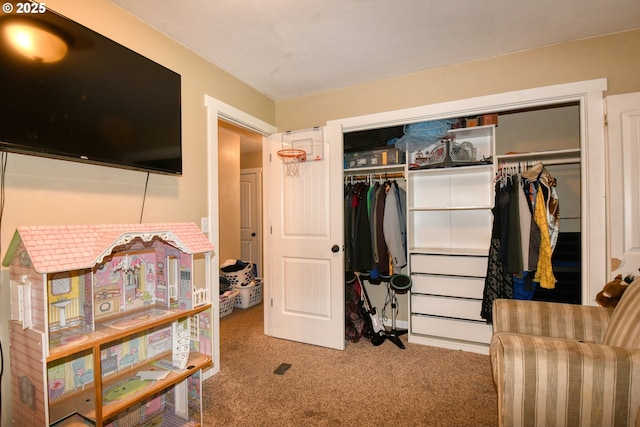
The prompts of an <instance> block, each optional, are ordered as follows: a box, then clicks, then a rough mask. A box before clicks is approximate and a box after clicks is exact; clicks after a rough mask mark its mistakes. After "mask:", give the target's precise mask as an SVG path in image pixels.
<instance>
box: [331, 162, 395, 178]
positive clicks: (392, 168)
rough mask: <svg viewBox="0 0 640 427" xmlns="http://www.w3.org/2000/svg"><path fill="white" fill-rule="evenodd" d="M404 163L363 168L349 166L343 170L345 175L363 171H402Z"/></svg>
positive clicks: (373, 172) (374, 172)
mask: <svg viewBox="0 0 640 427" xmlns="http://www.w3.org/2000/svg"><path fill="white" fill-rule="evenodd" d="M404 168H405V165H404V163H403V164H399V165H387V166H375V167H374V166H372V167H364V168H349V169H345V170H344V175H345V176H351V175H359V174H363V173H372V174H376V175H378V174H381V173H387V172H404Z"/></svg>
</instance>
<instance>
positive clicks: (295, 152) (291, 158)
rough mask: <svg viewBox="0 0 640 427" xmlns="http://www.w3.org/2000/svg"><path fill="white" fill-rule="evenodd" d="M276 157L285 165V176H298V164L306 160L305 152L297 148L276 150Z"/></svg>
mask: <svg viewBox="0 0 640 427" xmlns="http://www.w3.org/2000/svg"><path fill="white" fill-rule="evenodd" d="M278 157H280V159H281V160H282V163H283V164H284V165H285V167H286V176H298V165H299V164H300V163H302V162H304V161H306V160H307V152H306V151H304V150H299V149H297V148H285V149H283V150H279V151H278Z"/></svg>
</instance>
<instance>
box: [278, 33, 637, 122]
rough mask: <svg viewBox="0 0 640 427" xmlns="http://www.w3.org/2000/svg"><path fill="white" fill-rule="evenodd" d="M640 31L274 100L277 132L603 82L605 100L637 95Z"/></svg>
mask: <svg viewBox="0 0 640 427" xmlns="http://www.w3.org/2000/svg"><path fill="white" fill-rule="evenodd" d="M638 75H640V30H635V31H628V32H624V33H618V34H613V35H609V36H604V37H597V38H591V39H585V40H581V41H576V42H572V43H564V44H559V45H554V46H550V47H546V48H541V49H534V50H529V51H524V52H520V53H516V54H511V55H504V56H498V57H493V58H489V59H484V60H479V61H473V62H468V63H464V64H458V65H452V66H448V67H441V68H436V69H433V70H428V71H423V72H419V73H414V74H409V75H405V76H400V77H395V78H390V79H386V80H379V81H375V82H371V83H365V84H360V85H354V86H349V87H346V88H343V89H337V90H333V91H328V92H324V93H320V94H316V95H309V96H304V97H299V98H294V99H290V100H284V101H278V102H277V104H276V108H277V119H276V125H277V127H278V129H306V128H309V127H312V126H316V125H321V124H324V123H325V122H326V121H327V120H333V119H341V118H345V117H354V116H361V115H365V114H372V113H379V112H383V111H390V110H398V109H403V108H410V107H416V106H421V105H429V104H434V103H439V102H444V101H451V100H456V99H465V98H471V97H476V96H483V95H490V94H496V93H502V92H508V91H513V90H519V89H525V88H534V87H540V86H547V85H552V84H560V83H568V82H574V81H581V80H591V79H596V78H602V77H606V78H607V79H608V84H609V90H608V91H607V92H606V93H605V95H612V94H620V93H627V92H637V91H640V79H638Z"/></svg>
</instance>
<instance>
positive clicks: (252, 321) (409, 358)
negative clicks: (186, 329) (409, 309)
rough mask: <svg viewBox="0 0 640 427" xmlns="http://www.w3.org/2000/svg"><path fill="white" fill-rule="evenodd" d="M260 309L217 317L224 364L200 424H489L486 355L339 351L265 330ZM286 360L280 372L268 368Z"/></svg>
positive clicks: (211, 383)
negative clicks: (286, 337) (292, 339)
mask: <svg viewBox="0 0 640 427" xmlns="http://www.w3.org/2000/svg"><path fill="white" fill-rule="evenodd" d="M262 313H263V307H262V305H258V306H255V307H251V308H249V309H247V310H242V309H238V308H236V309H234V311H233V313H232V314H231V315H229V316H227V317H224V318H222V319H221V325H220V329H221V331H220V335H221V343H220V353H221V372H219V373H218V374H217V375H215V376H214V377H212V378H210V379H208V380H207V381H205V382H204V386H203V388H204V390H203V407H204V414H203V415H204V425H205V426H368V427H372V426H374V427H375V426H398V427H404V426H438V427H447V426H451V427H454V426H455V427H464V426H470V427H471V426H473V427H480V426H495V425H496V424H497V403H496V392H495V389H494V385H493V382H492V379H491V368H490V364H489V358H488V356H483V355H479V354H475V353H467V352H462V351H454V350H445V349H441V348H435V347H428V346H422V345H416V344H409V343H407V342H406V335H405V336H403V341H404V342H405V345H406V347H407V348H406V349H405V350H401V349H399V348H398V347H396V346H395V345H394V344H393V343H391V342H388V341H387V342H385V343H383V344H382V345H381V346H379V347H374V346H373V345H371V343H370V342H369V341H367V340H362V341H360V342H358V343H355V344H354V343H347V345H346V350H345V351H337V350H329V349H326V348H321V347H316V346H311V345H306V344H300V343H295V342H290V341H286V340H280V339H276V338H271V337H267V336H265V335H264V333H263V321H262ZM281 363H289V364H291V368H289V370H288V371H286V373H284V375H276V374H274V372H273V371H274V370H275V369H276V368H277V367H278V366H279V365H280V364H281Z"/></svg>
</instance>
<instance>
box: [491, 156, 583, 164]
mask: <svg viewBox="0 0 640 427" xmlns="http://www.w3.org/2000/svg"><path fill="white" fill-rule="evenodd" d="M538 162H540V163H542V164H543V165H545V166H550V165H575V164H579V163H580V162H581V160H580V157H570V158H563V159H544V160H541V159H535V160H533V159H529V160H516V159H509V160H504V159H503V160H498V165H499V166H503V165H506V166H512V165H515V166H518V165H525V164H527V165H533V164H535V163H538Z"/></svg>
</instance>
